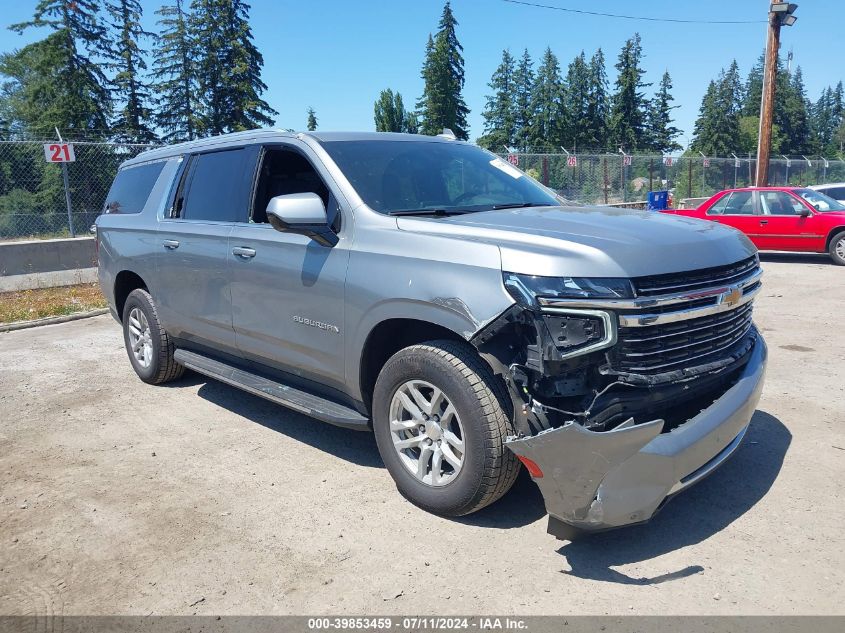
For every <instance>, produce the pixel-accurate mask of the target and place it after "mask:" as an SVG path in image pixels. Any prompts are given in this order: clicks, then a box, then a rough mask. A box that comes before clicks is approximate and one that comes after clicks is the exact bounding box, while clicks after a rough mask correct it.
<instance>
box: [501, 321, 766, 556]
mask: <svg viewBox="0 0 845 633" xmlns="http://www.w3.org/2000/svg"><path fill="white" fill-rule="evenodd" d="M766 357H767V350H766V344H765V342H764V341H763V338H762V336H758V337H757V341H756V343H755V345H754V349H753V351H752V353H751V358H750V359H749V361H748V363H747V364H746V366H745V368H744V370H743V373H742V375H741V376H740V378H739V380H738V381H737V382H736V384H734V385H733V386H732V387H731V388H730V389H728V390H727V391H726V392H725V393H724V394H723V395H722V396H721V397H719V398H718V399H717V400H716V401H715V402H713V404H711V405H710V406H709V407H708V408H707V409H705V410H704V411H702V412H701V413H699V414H698V415H696V416H695V417H693V418H691V419H690V420H689V421H688V422H686V423H684V424H682V425H681V426H679V427H677V428H675V429H673V430H672V431H671V432H669V433H662V434H661V432H660V431H661V429H662V428H663V421H662V420H653V421H650V422H646V423H643V424H637V425H636V426H629V427H625V428H618V429H614V430H611V431H606V432H594V431H590V430H587V429H585V428H584V427H583V426H581V425H579V424H576V423H569V424H566V425H565V426H562V427H558V428H555V429H549V430H547V431H543V432H541V433H538V434H537V435H533V436H529V437H521V438H516V437H514V438H510V439H508V441H507V444H506V445H507V446H508V448H510V449H511V450H512V451H513V452H514V453H516V454H517V455H518V456H521V457H527V458H528V459H530V460H532V461H534V462H535V463H536V464H537V465H539V467H540V468H541V470H542V471H543V476H542V477H537V478H534V481H535V482H536V483H537V485H538V486H539V488H540V491H541V492H542V493H543V498H544V499H545V503H546V510H547V511H548V513H549V532H550V533H552V534H554V535H555V536H558V537H559V538H567V539H571V538H573V537H574V536H575V535H576V534H577V533H579V532H583V531H596V530H605V529H610V528H615V527H620V526H623V525H628V524H632V523H639V522H642V521H647V520H648V519H650V518H651V517H652V516H653V515H654V513H655V512H656V511H657V510H658V509H659V508H660V506H661V505H662V504H663V502H664V501H665V500H666V499H667V498H668V497H670V496H672V495H674V494H676V493H678V492H680V491H681V490H684V489H685V488H687V487H689V486H691V485H692V484H694V483H696V482H697V481H700V480H701V479H702V478H704V477H705V476H706V475H708V474H709V473H710V472H712V471H713V470H715V469H716V468H717V467H718V466H719V465H721V464H722V463H723V462H724V461H725V460H726V459H727V458H728V457H730V455H731V454H732V453H733V452H734V451H735V450H736V448H737V447H738V446H739V444H740V442H741V441H742V437H743V435H744V434H745V430H746V429H747V427H748V423H749V421H750V420H751V416H752V415H753V414H754V410H755V408H756V406H757V402H758V401H759V399H760V393H761V392H762V389H763V381H764V376H765V371H766Z"/></svg>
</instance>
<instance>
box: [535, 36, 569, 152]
mask: <svg viewBox="0 0 845 633" xmlns="http://www.w3.org/2000/svg"><path fill="white" fill-rule="evenodd" d="M562 98H563V81H562V80H561V77H560V65H559V64H558V61H557V57H555V54H554V53H552V49H551V48H547V49H546V52H545V53H543V59H542V61H541V62H540V67H539V68H538V69H537V77H536V78H535V80H534V91H533V92H532V94H531V110H532V112H533V115H534V116H533V119H532V120H531V126H530V129H531V135H530V143H529V144H530V146H531V147H532V148H536V149H538V150H544V151H551V150H554V151H557V150H558V149H559V148H560V146H561V145H562V143H563V138H562V132H563V124H564V114H563V104H562Z"/></svg>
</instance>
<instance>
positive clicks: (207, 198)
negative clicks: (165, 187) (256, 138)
mask: <svg viewBox="0 0 845 633" xmlns="http://www.w3.org/2000/svg"><path fill="white" fill-rule="evenodd" d="M246 155H247V153H246V151H245V150H243V149H236V150H227V151H224V152H212V153H210V154H200V155H198V156H195V157H194V159H193V161H192V162H191V167H190V173H189V174H188V176H187V180H186V185H187V187H186V191H185V201H184V203H183V205H182V210H181V217H183V218H185V219H186V220H210V221H218V222H238V221H245V220H246V215H247V200H246V179H245V178H244V166H245V162H246Z"/></svg>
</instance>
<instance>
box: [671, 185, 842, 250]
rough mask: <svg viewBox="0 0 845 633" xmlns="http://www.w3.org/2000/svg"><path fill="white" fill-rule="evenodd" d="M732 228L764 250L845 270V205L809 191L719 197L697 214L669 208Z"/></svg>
mask: <svg viewBox="0 0 845 633" xmlns="http://www.w3.org/2000/svg"><path fill="white" fill-rule="evenodd" d="M665 213H674V214H676V215H685V216H688V217H691V218H699V219H701V220H710V221H711V222H719V223H720V224H726V225H728V226H732V227H734V228H735V229H739V230H740V231H742V232H743V233H745V234H746V235H747V236H748V237H749V238H750V239H751V241H752V242H754V245H755V246H757V248H759V249H760V250H761V251H798V252H802V253H828V254H829V255H830V257H831V259H833V261H834V262H835V263H837V264H839V265H841V266H845V205H844V204H842V203H841V202H837V201H836V200H834V199H833V198H831V197H830V196H826V195H824V194H823V193H821V192H819V191H813V190H812V189H805V188H803V187H750V188H746V189H728V190H727V191H722V192H719V193H717V194H716V195H715V196H713V197H712V198H710V199H709V200H708V201H707V202H705V203H704V204H702V205H701V206H700V207H698V208H697V209H669V210H667V211H665Z"/></svg>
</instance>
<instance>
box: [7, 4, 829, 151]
mask: <svg viewBox="0 0 845 633" xmlns="http://www.w3.org/2000/svg"><path fill="white" fill-rule="evenodd" d="M536 1H537V2H538V3H540V4H546V5H556V6H560V7H569V8H573V9H583V10H588V11H603V12H609V13H623V14H636V15H641V16H648V17H671V18H681V19H699V18H710V19H731V20H755V19H759V20H761V21H762V20H765V15H766V8H767V6H768V2H767V0H734V1H733V2H715V1H711V2H709V3H707V2H693V1H691V0H683V1H681V0H674V1H672V0H669V1H666V0H650V1H647V2H646V1H641V2H638V3H632V2H630V1H623V0H592V1H589V0H536ZM0 2H2V4H3V11H2V19H3V20H4V21H5V22H6V24H12V23H14V22H18V21H22V20H26V19H28V18H29V17H31V15H32V11H33V7H34V5H35V0H19V1H16V2H12V1H11V0H0ZM142 2H143V6H144V9H145V12H146V14H145V24H146V26H147V28H149V29H150V30H155V16H154V15H153V12H154V11H155V10H156V9H157V8H158V7H159V6H160V5H161V2H160V1H159V0H151V1H148V0H142ZM251 4H252V12H251V23H252V27H253V33H254V36H255V40H256V43H257V44H258V46H259V48H260V50H261V51H262V53H263V55H264V60H265V65H264V71H263V78H264V81H265V83H267V85H268V91H267V92H266V93H265V98H266V100H267V101H268V102H269V103H270V105H272V106H273V107H274V108H275V109H276V110H278V111H279V115H278V117H277V124H278V125H279V126H281V127H291V128H295V129H304V127H305V120H306V109H307V108H308V107H309V106H312V107H313V108H314V109H315V110H316V112H317V118H318V119H319V124H320V129H324V130H371V129H373V102H374V101H375V99H376V97H377V96H378V93H379V91H380V90H382V89H383V88H387V87H390V88H393V89H394V90H398V91H399V92H400V93H402V96H403V98H404V99H405V103H406V105H413V104H414V103H415V101H416V99H417V98H418V97H419V95H420V93H421V91H422V81H421V80H420V77H419V74H420V66H421V64H422V59H423V50H424V46H425V42H426V39H427V37H428V34H429V33H430V32H432V31H434V30H435V29H436V27H437V21H438V19H439V17H440V12H441V10H442V8H443V1H442V0H413V1H408V0H354V1H350V0H307V1H306V0H299V1H291V0H252V2H251ZM799 5H800V6H799V8H798V10H797V12H796V15H797V16H798V18H799V19H798V22H797V24H796V25H795V26H793V27H791V28H785V29H784V30H783V33H782V52H784V53H785V52H786V51H788V50H789V49H790V48H791V49H792V50H793V52H794V62H793V63H794V64H799V65H800V66H801V67H802V70H803V72H804V80H805V83H806V86H807V91H808V96H809V97H810V98H811V99H813V100H815V99H816V98H818V95H819V93H820V91H821V90H822V88H824V87H825V86H827V85H830V84H835V83H836V82H837V81H839V80H840V79H843V78H845V54H844V53H845V49H843V44H842V32H841V28H842V24H843V23H845V3H842V2H840V1H839V0H812V1H810V0H804V1H803V2H799ZM452 6H453V9H454V12H455V15H456V17H457V19H458V21H459V23H460V25H459V27H458V37H459V39H460V41H461V43H462V44H463V46H464V56H465V59H466V86H465V89H464V97H465V99H466V101H467V104H468V105H469V107H470V109H471V113H470V117H469V123H470V136H471V138H472V139H475V138H476V137H477V136H479V135H480V134H481V133H482V131H483V119H482V118H481V111H482V109H483V107H484V96H485V95H486V94H487V92H488V88H487V82H488V81H489V80H490V76H491V74H492V73H493V71H494V70H495V68H496V66H497V65H498V64H499V61H500V59H501V52H502V49H503V48H509V49H510V50H511V52H512V53H514V54H515V55H518V54H520V53H521V52H522V50H523V48H526V47H527V48H528V50H529V52H530V53H531V55H532V56H533V57H534V58H535V59H537V58H538V57H539V56H540V55H541V54H542V52H543V50H544V49H545V48H546V46H551V48H552V50H553V51H554V52H555V54H556V55H557V56H558V58H559V59H560V61H561V66H562V67H563V70H564V72H565V68H566V66H567V65H568V63H569V62H570V61H571V59H572V58H573V57H574V56H575V55H577V54H578V53H579V52H580V51H581V50H582V49H583V50H585V51H586V52H587V54H588V55H590V54H592V52H593V51H594V50H595V49H596V48H597V47H601V48H602V49H603V50H604V52H605V55H606V57H607V59H608V75H609V77H610V80H611V82H612V81H613V80H614V79H615V69H614V68H613V67H612V65H613V64H614V63H615V61H616V56H617V54H618V52H619V49H620V47H621V46H622V44H623V42H624V41H625V40H626V39H627V38H628V37H630V35H631V34H632V33H634V32H635V31H638V32H639V33H640V35H641V36H642V40H643V51H644V53H645V59H644V60H643V67H644V68H645V69H646V79H647V80H648V81H654V82H657V81H658V80H659V78H660V75H661V74H662V73H663V71H664V70H667V69H668V70H669V72H670V74H671V75H672V79H673V82H674V84H675V88H674V95H675V98H676V104H677V105H679V106H680V108H678V109H677V110H675V116H676V125H677V126H678V127H680V128H681V129H682V130H683V131H684V135H685V136H682V137H681V138H680V142H681V143H682V144H684V145H686V144H687V141H688V140H689V137H690V135H691V132H692V126H693V123H694V121H695V117H696V114H697V112H698V107H699V104H700V102H701V97H702V95H703V94H704V91H705V89H706V87H707V82H708V81H709V80H710V79H711V78H713V77H715V76H716V74H717V73H718V72H719V69H720V68H722V67H726V66H727V65H728V64H730V62H731V60H732V59H733V58H736V59H737V61H738V63H739V65H740V69H741V71H742V73H743V75H744V74H745V73H747V71H748V69H749V68H750V67H751V66H752V65H753V63H754V61H755V60H756V58H757V56H758V55H759V54H760V51H761V50H762V49H763V46H764V43H765V28H766V27H765V24H764V23H762V22H761V23H757V24H741V25H703V24H670V23H660V22H648V21H633V20H624V19H616V18H608V17H598V16H589V15H577V14H571V13H565V12H562V11H555V10H549V9H541V8H533V7H529V6H524V5H517V4H510V3H506V2H504V1H503V0H453V2H452ZM702 7H704V8H705V9H706V8H707V7H713V9H712V10H713V11H715V12H716V13H710V14H708V13H706V12H705V10H703V9H702ZM720 7H721V8H720ZM40 36H41V34H39V33H38V32H37V31H35V30H30V31H27V32H25V33H24V34H23V35H17V34H16V33H13V32H11V31H8V30H5V29H4V30H2V31H0V51H8V50H11V49H13V48H15V47H20V46H22V45H25V44H26V43H28V42H30V41H33V40H34V39H37V38H39V37H40Z"/></svg>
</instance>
